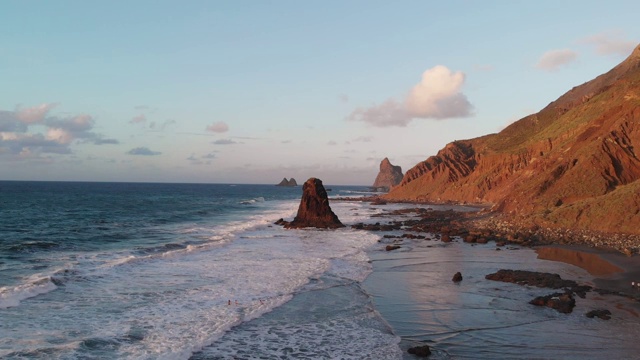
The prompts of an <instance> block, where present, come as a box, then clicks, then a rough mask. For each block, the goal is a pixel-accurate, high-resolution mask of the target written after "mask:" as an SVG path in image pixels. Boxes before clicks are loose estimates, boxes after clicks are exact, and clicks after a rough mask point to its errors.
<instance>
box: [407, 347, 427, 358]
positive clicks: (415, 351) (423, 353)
mask: <svg viewBox="0 0 640 360" xmlns="http://www.w3.org/2000/svg"><path fill="white" fill-rule="evenodd" d="M407 352H408V353H409V354H412V355H415V356H417V357H429V355H431V349H430V348H429V345H422V346H414V347H412V348H409V349H408V350H407Z"/></svg>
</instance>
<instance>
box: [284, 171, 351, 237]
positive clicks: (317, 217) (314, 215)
mask: <svg viewBox="0 0 640 360" xmlns="http://www.w3.org/2000/svg"><path fill="white" fill-rule="evenodd" d="M282 225H284V227H285V228H288V229H291V228H306V227H316V228H331V229H333V228H339V227H344V225H343V224H342V223H341V222H340V220H339V219H338V217H337V216H336V214H335V213H334V212H333V211H332V210H331V207H330V206H329V197H328V196H327V191H326V190H325V189H324V186H323V185H322V180H320V179H316V178H310V179H309V180H307V181H306V182H305V183H304V185H303V186H302V199H300V206H299V207H298V214H297V215H296V217H295V218H294V219H293V221H292V222H290V223H287V222H283V223H282Z"/></svg>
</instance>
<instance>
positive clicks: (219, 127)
mask: <svg viewBox="0 0 640 360" xmlns="http://www.w3.org/2000/svg"><path fill="white" fill-rule="evenodd" d="M207 131H211V132H214V133H225V132H227V131H229V125H227V123H225V122H223V121H219V122H217V123H215V124H211V125H209V126H207Z"/></svg>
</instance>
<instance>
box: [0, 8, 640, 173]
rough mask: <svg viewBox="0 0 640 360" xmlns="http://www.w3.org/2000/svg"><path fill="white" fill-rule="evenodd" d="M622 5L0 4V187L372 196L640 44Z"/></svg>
mask: <svg viewBox="0 0 640 360" xmlns="http://www.w3.org/2000/svg"><path fill="white" fill-rule="evenodd" d="M637 14H640V2H639V1H637V0H634V1H616V0H612V1H606V2H605V1H601V0H597V1H584V0H583V1H573V0H564V1H556V0H554V1H527V2H525V1H507V0H503V1H457V0H453V1H435V0H432V1H403V0H399V1H375V0H371V1H356V0H341V1H333V0H323V1H297V0H296V1H284V0H283V1H278V0H274V1H267V0H260V1H259V0H253V1H246V0H233V1H223V0H217V1H177V0H175V1H163V0H153V1H151V0H136V1H121V0H114V1H84V0H82V1H66V0H60V1H46V2H45V1H21V0H20V1H18V0H15V1H14V0H4V1H2V2H0V180H43V181H123V182H129V181H131V182H187V183H255V184H277V183H278V182H280V180H282V178H283V177H287V178H290V177H294V178H295V179H296V180H297V181H298V182H299V183H300V182H303V181H305V180H306V179H307V178H309V177H318V178H320V179H322V180H323V182H324V183H325V184H333V185H347V184H349V185H370V184H372V183H373V181H374V179H375V176H376V174H377V172H378V168H379V164H380V162H381V161H382V159H384V158H385V157H388V158H389V160H390V161H391V162H392V163H393V164H394V165H400V166H401V167H402V169H403V171H406V170H408V169H409V168H411V167H412V166H414V165H415V164H417V163H418V162H420V161H422V160H425V159H426V158H428V157H429V156H432V155H435V154H436V153H437V152H438V150H439V149H441V148H443V147H444V146H445V145H446V144H447V143H449V142H452V141H454V140H460V139H468V138H474V137H478V136H482V135H486V134H489V133H495V132H499V131H500V130H501V129H503V128H504V127H506V126H507V125H508V124H510V123H512V122H514V121H516V120H518V119H520V118H522V117H524V116H526V115H528V114H531V113H535V112H537V111H539V110H540V109H542V108H543V107H544V106H546V105H547V104H548V103H549V102H551V101H553V100H555V99H556V98H558V97H559V96H560V95H562V94H563V93H565V92H566V91H568V90H569V89H571V88H572V87H574V86H577V85H580V84H582V83H584V82H586V81H589V80H591V79H593V78H594V77H596V76H598V75H600V74H602V73H604V72H606V71H608V70H610V69H611V68H612V67H614V66H615V65H616V64H618V63H619V62H620V61H622V60H624V58H626V56H628V55H629V54H630V53H631V51H632V50H633V48H634V47H635V46H637V45H638V43H640V25H639V23H638V18H637Z"/></svg>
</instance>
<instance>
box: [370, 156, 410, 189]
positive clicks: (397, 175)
mask: <svg viewBox="0 0 640 360" xmlns="http://www.w3.org/2000/svg"><path fill="white" fill-rule="evenodd" d="M402 177H403V175H402V168H401V167H400V166H395V165H392V164H391V162H390V161H389V159H388V158H384V160H382V162H380V172H379V173H378V176H376V180H375V182H374V183H373V187H374V188H376V189H384V190H386V191H389V189H391V188H392V187H394V186H396V185H398V184H400V182H401V181H402Z"/></svg>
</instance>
